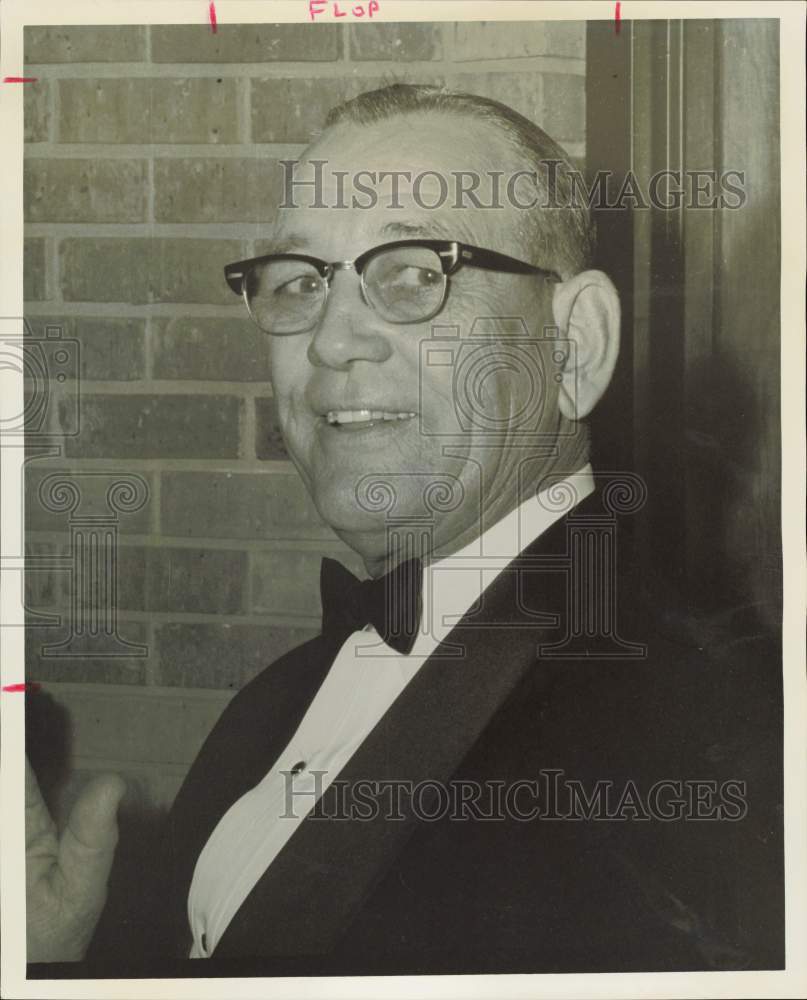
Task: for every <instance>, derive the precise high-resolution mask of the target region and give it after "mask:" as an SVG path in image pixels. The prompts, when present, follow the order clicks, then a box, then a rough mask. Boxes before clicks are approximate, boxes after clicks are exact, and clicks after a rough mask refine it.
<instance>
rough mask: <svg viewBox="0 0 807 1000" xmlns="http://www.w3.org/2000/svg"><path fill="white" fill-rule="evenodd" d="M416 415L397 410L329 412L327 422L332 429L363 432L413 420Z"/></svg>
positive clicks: (326, 416)
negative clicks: (382, 425) (370, 428)
mask: <svg viewBox="0 0 807 1000" xmlns="http://www.w3.org/2000/svg"><path fill="white" fill-rule="evenodd" d="M414 416H416V414H414V413H412V412H410V411H397V410H371V409H355V410H328V412H327V413H326V414H325V420H326V421H327V423H328V425H329V426H330V427H335V428H341V429H347V430H361V429H363V428H367V427H373V426H376V425H377V424H379V423H396V422H398V421H401V420H411V419H412V417H414Z"/></svg>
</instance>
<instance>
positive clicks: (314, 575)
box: [252, 546, 367, 617]
mask: <svg viewBox="0 0 807 1000" xmlns="http://www.w3.org/2000/svg"><path fill="white" fill-rule="evenodd" d="M323 555H334V557H335V558H337V559H339V560H340V561H341V562H342V563H344V565H345V566H347V568H348V569H349V570H350V571H351V572H353V573H355V574H356V575H357V576H359V577H365V576H366V575H367V574H366V572H365V570H364V564H363V563H362V561H361V559H360V558H359V556H358V555H357V554H356V553H355V552H352V551H351V550H350V549H348V548H347V546H342V547H341V548H340V549H338V550H336V549H334V550H329V551H327V552H297V551H294V550H291V549H289V550H286V549H282V550H281V549H277V550H273V551H271V552H257V553H255V554H254V556H253V568H252V604H253V607H252V610H253V612H255V613H256V614H270V615H295V616H297V615H300V616H305V617H319V616H320V615H321V614H322V604H321V602H320V597H319V571H320V564H321V562H322V556H323Z"/></svg>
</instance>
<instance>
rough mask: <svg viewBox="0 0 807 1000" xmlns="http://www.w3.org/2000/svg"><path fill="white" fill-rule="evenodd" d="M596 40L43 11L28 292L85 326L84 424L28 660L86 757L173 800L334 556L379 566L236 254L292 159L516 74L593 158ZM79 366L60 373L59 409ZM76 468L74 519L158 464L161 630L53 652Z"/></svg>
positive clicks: (132, 588)
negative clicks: (321, 456) (357, 538)
mask: <svg viewBox="0 0 807 1000" xmlns="http://www.w3.org/2000/svg"><path fill="white" fill-rule="evenodd" d="M584 48H585V35H584V26H583V25H582V24H580V23H555V24H552V23H530V24H514V23H511V24H505V23H490V22H486V23H467V24H406V25H381V24H374V25H372V24H363V25H353V26H342V25H307V24H301V25H249V26H232V25H219V30H218V32H217V33H216V34H215V35H214V34H213V33H212V32H211V31H210V30H209V27H208V26H206V25H200V26H198V27H197V26H187V27H186V26H159V27H158V26H154V27H151V28H146V27H117V28H114V27H95V28H47V27H45V28H27V29H26V35H25V55H26V63H27V65H26V74H27V75H31V76H36V77H38V82H37V83H36V84H33V85H26V88H25V100H26V106H25V136H26V142H27V146H26V160H25V190H24V198H25V217H26V232H25V298H26V317H27V319H28V321H29V324H30V326H31V329H32V330H33V332H34V333H35V334H36V335H38V336H41V335H43V334H44V331H45V328H46V327H47V326H49V325H50V326H54V325H55V326H58V327H60V328H61V329H62V331H63V333H62V337H63V338H67V339H74V340H76V341H78V343H79V348H80V361H79V364H78V368H79V370H78V375H79V382H78V386H79V389H80V398H79V403H78V405H79V414H80V432H79V433H78V434H77V435H73V436H66V437H64V438H63V439H62V440H61V455H60V456H58V457H50V458H47V457H37V456H36V455H35V454H34V451H33V450H31V452H30V457H29V462H28V479H27V487H26V491H27V495H26V517H27V544H28V548H29V552H30V553H31V556H32V560H33V559H34V558H36V559H38V560H39V563H38V564H37V563H35V562H33V561H32V562H31V565H30V569H29V573H28V578H27V592H28V593H27V601H28V606H29V608H30V609H31V622H32V625H31V627H30V628H29V642H28V663H27V670H28V675H29V677H30V678H32V679H35V680H38V681H41V682H44V685H45V687H44V690H45V692H47V694H48V695H50V696H52V698H53V699H54V701H53V704H54V705H58V706H62V707H63V708H66V709H67V721H68V723H69V724H70V725H71V726H72V748H73V765H74V769H75V775H76V779H75V780H76V781H78V782H80V780H81V779H82V775H84V774H86V773H87V772H90V771H92V770H95V769H97V768H100V767H107V766H111V767H114V768H117V769H119V770H121V771H122V772H124V773H125V774H127V775H128V776H129V777H130V778H132V779H133V783H134V784H135V785H136V786H138V787H139V788H140V789H141V791H142V792H143V794H144V796H145V798H146V799H148V800H151V801H154V802H161V803H166V802H170V800H171V797H172V796H173V794H174V792H175V790H176V788H177V787H178V784H179V782H180V781H181V778H182V775H183V774H184V771H185V769H186V768H187V765H188V763H189V761H190V760H191V759H192V758H193V756H194V754H195V752H196V750H197V749H198V746H199V745H200V743H201V741H202V740H203V739H204V736H205V733H206V732H207V730H208V728H209V727H210V725H211V724H212V722H213V721H214V720H215V718H216V716H217V715H218V713H219V712H220V710H221V708H222V707H223V705H224V703H225V702H226V700H227V699H228V698H229V697H231V695H232V692H233V691H234V690H236V689H237V688H239V687H240V686H241V685H242V684H243V683H244V682H245V681H246V680H248V679H249V678H250V677H252V676H254V675H255V674H256V673H257V672H258V671H259V670H261V669H262V667H263V666H265V665H266V664H267V663H268V662H270V661H271V660H272V659H273V658H274V657H276V656H277V655H278V654H279V653H281V652H283V651H284V650H286V649H289V648H291V647H293V646H294V645H296V644H297V643H298V642H300V641H301V640H302V639H304V638H306V637H308V636H309V635H312V634H315V633H316V631H317V627H318V622H319V596H318V586H317V582H318V563H319V558H320V557H321V555H322V554H324V553H329V554H334V555H336V556H338V557H340V558H342V559H344V560H345V561H346V562H348V563H349V564H352V565H353V566H354V568H357V569H358V568H359V563H358V560H357V559H356V557H355V555H354V554H353V553H351V552H349V550H347V549H345V547H344V546H343V545H342V544H341V543H340V542H339V541H338V540H337V539H336V538H335V536H334V535H333V534H332V533H331V531H330V529H329V528H328V527H327V526H326V525H324V524H322V523H321V522H320V520H319V519H318V517H317V515H316V512H315V511H314V509H313V507H312V505H311V503H310V501H309V500H308V498H307V496H306V495H305V493H304V491H303V489H302V486H301V485H300V483H299V481H298V478H297V475H296V473H295V472H294V470H293V469H292V467H291V465H290V463H289V462H288V460H287V458H286V454H285V452H284V448H283V444H282V441H281V438H280V435H279V433H278V430H277V427H276V425H275V421H274V416H273V410H272V400H271V389H270V386H269V381H268V378H269V370H268V360H267V349H266V346H267V345H266V342H265V339H264V336H263V335H262V334H261V333H260V332H258V331H257V330H256V329H255V328H254V327H253V326H252V324H251V322H250V321H249V320H248V318H247V317H246V315H245V313H244V311H243V307H242V306H241V304H240V303H239V302H238V301H237V300H236V299H235V297H234V296H232V295H231V293H230V292H229V291H228V289H227V288H226V286H225V284H224V281H223V278H222V265H223V264H224V263H226V262H228V261H230V260H237V259H240V258H244V257H248V256H250V255H252V254H253V252H254V250H255V246H256V243H258V242H259V241H260V238H261V236H262V235H263V233H264V232H265V226H264V225H263V224H264V223H266V222H267V221H269V220H270V219H271V218H272V214H273V210H274V205H275V203H276V201H277V196H278V180H279V172H278V170H277V169H276V166H275V165H276V162H277V160H278V159H280V158H284V157H293V156H295V155H297V154H298V153H299V152H300V151H301V150H302V149H303V147H304V144H305V142H306V140H307V138H308V137H309V135H310V133H311V132H312V130H314V129H316V128H317V127H318V126H319V125H320V124H321V121H322V118H323V116H324V115H325V113H326V112H327V110H328V109H329V108H330V107H331V106H332V105H334V104H336V103H339V102H340V101H341V100H343V99H344V98H346V97H349V96H352V95H355V94H357V93H359V92H361V91H362V90H365V89H369V88H371V87H373V86H377V85H379V84H380V83H382V82H385V81H390V80H392V79H395V80H403V81H411V82H424V81H425V82H443V81H445V82H446V83H448V84H449V85H451V86H456V87H460V88H463V89H466V90H470V91H474V92H476V93H481V94H486V95H489V96H492V97H496V98H499V99H501V100H503V101H505V102H506V103H508V104H510V105H512V106H513V107H515V108H516V109H517V110H519V111H521V112H523V113H524V114H526V115H527V116H528V117H531V118H533V119H534V120H536V121H538V122H540V123H542V124H543V125H544V127H545V128H546V129H547V131H549V132H550V134H552V135H553V136H554V137H555V138H557V139H558V140H560V141H561V142H562V143H564V144H565V145H566V147H567V149H568V150H569V152H570V153H571V154H572V156H573V157H574V158H575V159H577V160H581V159H582V157H583V153H584V134H583V130H584V107H583V100H584V70H585V58H584V56H585V51H584ZM68 376H70V373H68ZM75 389H76V382H75V380H71V378H70V377H68V378H67V380H66V381H65V382H64V383H63V384H62V385H60V386H56V385H54V387H53V390H54V393H55V392H56V391H57V390H58V392H59V393H61V394H62V395H61V396H60V397H58V399H57V397H56V396H55V395H54V396H53V405H51V406H50V408H49V410H48V417H47V419H48V420H49V421H50V424H49V425H48V426H49V427H50V428H51V429H58V426H59V421H61V425H62V429H63V430H64V429H65V427H66V425H67V423H68V422H69V421H68V417H67V416H66V414H69V413H70V412H71V405H72V403H71V400H74V396H73V395H71V394H74V393H75ZM57 471H64V472H66V473H68V474H69V475H72V476H74V480H75V483H76V484H77V486H78V488H79V490H80V492H81V502H82V504H83V505H85V506H82V507H81V508H80V510H77V511H75V512H74V514H73V515H72V516H73V518H75V517H76V516H78V515H79V514H83V513H86V512H87V511H90V512H93V511H94V512H95V513H96V514H99V516H100V515H101V514H103V512H104V511H105V510H106V507H105V496H106V494H105V491H106V489H107V487H108V485H109V483H110V482H111V481H112V480H114V479H115V478H116V477H117V478H120V477H121V476H133V475H136V476H139V477H140V478H141V479H142V482H143V483H144V484H145V490H146V491H147V492H146V502H145V503H144V504H143V506H142V507H140V509H139V510H137V511H134V512H131V513H121V514H120V515H119V516H118V523H117V529H116V530H117V531H118V533H119V539H118V544H117V553H118V562H117V577H118V592H117V597H116V600H115V604H116V606H117V628H118V632H119V635H120V636H121V637H122V638H123V639H125V640H126V641H128V642H131V643H137V644H140V645H141V646H142V647H144V649H145V651H146V655H143V656H138V657H117V656H114V657H113V656H93V657H86V656H84V657H82V656H75V657H70V658H63V657H58V656H57V657H53V656H45V655H43V651H42V647H43V644H45V645H47V644H50V645H54V644H56V643H58V642H60V641H62V640H64V639H65V638H66V637H68V636H69V634H70V630H71V628H73V626H72V625H71V615H70V611H69V608H70V604H69V601H70V595H71V591H72V589H73V584H72V582H71V580H72V577H71V570H70V568H69V560H68V561H66V562H64V563H62V564H55V563H54V559H55V558H57V557H62V558H64V557H66V556H69V554H70V552H71V551H72V550H71V535H70V531H71V523H70V515H69V514H68V513H65V512H64V511H61V512H59V511H55V512H54V511H53V510H49V509H47V507H46V505H45V504H44V503H43V500H42V498H41V495H40V491H39V487H40V484H42V483H43V481H45V479H46V477H47V476H49V475H51V474H52V473H54V472H57ZM88 473H97V474H98V475H88ZM76 474H80V475H76ZM46 485H47V483H46ZM51 506H52V505H51ZM73 527H75V525H73ZM49 564H50V565H49ZM37 565H38V566H39V568H37ZM43 614H51V615H53V614H59V615H61V620H62V624H61V625H59V626H55V625H48V626H45V625H43V624H42V618H41V615H43ZM63 715H64V713H63ZM37 732H40V730H39V729H38V730H37ZM69 796H70V793H69V792H68V795H67V797H68V798H69Z"/></svg>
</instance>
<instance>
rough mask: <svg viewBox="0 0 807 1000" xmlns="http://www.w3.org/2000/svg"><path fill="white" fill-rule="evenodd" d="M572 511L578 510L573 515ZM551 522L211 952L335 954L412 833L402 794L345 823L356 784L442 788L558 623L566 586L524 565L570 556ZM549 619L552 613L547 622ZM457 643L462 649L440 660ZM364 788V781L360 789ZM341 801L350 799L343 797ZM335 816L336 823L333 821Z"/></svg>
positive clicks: (424, 673)
mask: <svg viewBox="0 0 807 1000" xmlns="http://www.w3.org/2000/svg"><path fill="white" fill-rule="evenodd" d="M578 510H579V508H578ZM565 521H566V519H565V518H564V519H561V520H560V521H558V522H556V523H555V525H553V526H552V527H551V528H550V529H549V531H547V532H546V533H545V534H544V535H543V536H541V538H540V539H539V540H538V542H536V543H534V544H533V545H532V546H530V548H528V549H527V550H525V551H524V552H523V553H522V554H521V555H520V556H519V557H518V558H517V559H515V560H514V561H513V562H512V563H511V564H510V566H508V568H507V569H506V570H504V571H503V572H502V573H500V574H499V575H498V576H497V578H496V579H495V580H494V581H493V583H492V585H491V586H490V587H488V589H487V590H486V591H485V592H484V595H483V600H482V604H481V607H476V608H474V609H472V611H471V612H469V613H468V614H466V616H465V617H464V618H463V619H462V621H461V622H460V623H459V624H458V625H457V626H456V627H455V628H454V629H453V630H452V631H451V633H450V634H449V636H448V637H447V638H446V640H445V643H444V644H442V645H441V647H438V649H437V650H436V651H435V654H433V655H432V656H431V657H430V658H429V659H428V660H427V661H426V663H425V664H424V665H423V666H422V667H421V669H420V670H419V671H418V673H417V674H416V675H415V677H414V678H413V679H412V681H411V682H410V683H409V684H408V685H407V687H406V688H405V689H404V690H403V692H402V693H401V694H400V696H399V697H398V698H397V699H396V701H395V702H394V704H393V705H392V706H391V707H390V709H389V710H388V711H387V712H386V713H385V715H384V716H383V717H382V718H381V720H380V721H379V723H378V724H377V725H376V726H375V728H374V729H373V730H372V732H371V733H370V734H369V736H368V737H367V739H366V740H365V741H364V742H363V743H362V745H361V746H360V748H359V749H358V750H357V751H356V753H355V754H354V756H353V757H352V758H351V760H350V761H349V763H348V764H347V766H346V767H345V768H344V769H343V771H342V772H341V773H340V775H339V781H338V782H337V784H338V785H339V786H340V788H341V792H342V795H341V797H340V794H339V792H338V791H337V789H336V787H335V786H331V787H330V788H329V789H328V790H327V791H326V792H325V794H324V795H323V797H322V799H321V801H320V803H319V805H318V807H317V809H316V810H314V811H313V812H312V813H311V814H309V816H308V817H307V818H306V819H305V820H304V821H303V822H302V823H301V824H300V826H299V828H298V830H297V831H296V832H295V834H294V836H293V837H292V838H291V839H290V840H289V842H288V843H287V844H286V846H285V847H284V849H283V850H282V851H281V852H280V854H279V855H278V856H277V858H276V859H275V860H274V861H273V863H272V864H271V865H270V867H269V868H268V869H267V871H266V872H265V873H264V875H263V877H262V878H261V879H260V880H259V881H258V883H257V884H256V886H255V887H254V889H253V890H252V892H251V894H250V895H249V896H248V897H247V899H246V900H245V901H244V903H243V905H242V906H241V908H240V910H239V911H238V913H237V914H236V915H235V917H234V918H233V920H232V921H231V923H230V925H229V927H228V928H227V930H226V931H225V933H224V935H223V936H222V938H221V940H220V941H219V944H218V947H217V948H216V952H215V957H216V958H220V957H228V956H233V957H235V956H256V955H261V956H266V957H269V956H301V955H312V956H313V955H321V954H324V953H327V952H328V951H329V950H331V949H332V948H333V946H334V944H335V943H336V941H337V939H338V938H339V937H340V935H341V934H342V933H343V932H344V930H345V927H346V926H347V924H349V922H350V920H351V919H352V917H353V916H354V915H355V914H356V913H357V912H358V910H359V908H360V907H361V904H362V901H363V900H364V899H365V898H366V897H367V895H368V894H369V893H370V892H371V891H372V889H373V887H374V886H375V885H376V884H377V883H378V881H379V880H380V879H381V878H382V877H383V875H384V874H385V873H386V872H387V871H388V870H389V868H390V866H391V865H392V864H393V863H394V861H395V858H396V857H397V856H398V855H399V853H400V852H401V850H402V849H403V848H404V846H405V844H406V843H407V841H408V840H409V838H410V836H411V834H412V833H413V831H414V829H415V825H416V822H417V820H416V819H415V817H414V815H413V814H412V810H411V808H410V803H409V801H408V798H407V796H406V795H405V794H403V795H401V796H400V797H399V799H398V800H396V805H398V804H399V805H400V814H399V816H400V818H395V819H391V818H388V817H389V808H388V807H385V803H388V802H389V794H387V795H383V794H382V795H380V796H374V797H373V801H374V802H376V803H379V804H380V806H381V808H380V809H378V810H376V811H375V813H374V814H373V816H372V817H371V818H369V819H356V818H344V817H345V813H346V808H345V807H346V805H347V806H348V811H349V805H350V802H351V796H350V794H349V792H350V791H351V790H355V789H356V787H357V783H360V782H365V783H366V782H371V783H373V786H374V787H375V788H377V787H378V784H377V783H381V784H382V787H385V788H388V789H389V788H391V787H404V788H411V787H414V786H416V785H417V784H418V783H419V782H423V781H429V782H447V781H448V780H449V779H450V778H451V775H452V774H453V773H454V772H455V771H456V769H457V768H458V766H459V765H460V763H461V762H462V759H463V757H464V756H465V755H466V754H467V753H468V751H469V750H470V749H471V747H472V746H473V745H474V743H475V742H476V741H477V739H478V738H479V736H480V734H481V733H482V732H483V730H484V729H485V727H486V725H487V724H488V722H489V721H490V720H491V718H492V717H493V715H494V714H495V713H496V711H497V710H498V709H499V707H500V706H501V705H502V704H503V702H504V701H505V699H506V698H507V697H508V695H509V694H510V693H511V692H512V691H513V689H514V688H515V687H516V685H517V684H518V683H519V681H521V680H522V679H523V677H524V676H525V674H526V673H527V671H528V670H529V669H530V667H532V666H534V665H535V662H536V658H537V652H536V651H537V646H538V643H539V642H540V641H546V639H547V638H548V629H547V627H546V623H547V621H548V620H553V619H554V621H556V622H558V621H560V615H561V614H562V612H563V607H562V606H561V604H562V601H563V600H565V591H566V588H565V586H564V583H563V582H562V581H561V580H560V579H559V578H558V577H557V576H556V575H555V574H547V573H545V572H538V571H536V570H534V569H533V570H532V571H531V570H530V559H531V557H535V556H537V555H541V556H543V555H544V554H546V553H551V552H558V553H561V552H563V550H564V549H565V539H566V528H565ZM547 612H550V614H549V616H547ZM456 646H460V647H461V648H462V649H464V654H463V655H460V656H456V655H449V656H446V655H442V656H441V655H440V653H441V651H444V650H445V649H446V648H448V647H456ZM402 782H403V783H406V784H405V785H403V786H402V785H400V783H402ZM366 787H367V786H366V785H365V788H366ZM346 792H347V793H348V794H345V793H346ZM335 816H340V817H341V818H329V817H335Z"/></svg>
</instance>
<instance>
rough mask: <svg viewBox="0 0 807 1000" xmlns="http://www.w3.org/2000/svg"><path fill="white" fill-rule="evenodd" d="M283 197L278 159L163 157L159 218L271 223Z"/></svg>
mask: <svg viewBox="0 0 807 1000" xmlns="http://www.w3.org/2000/svg"><path fill="white" fill-rule="evenodd" d="M282 200H283V173H282V168H281V166H280V164H279V163H278V162H277V160H274V159H270V158H265V157H261V158H260V159H234V158H230V157H227V158H221V157H219V158H217V159H187V160H186V159H158V160H155V162H154V219H155V221H156V222H270V221H272V220H273V219H274V218H275V216H276V215H277V207H278V205H279V204H280V203H281V202H282Z"/></svg>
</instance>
